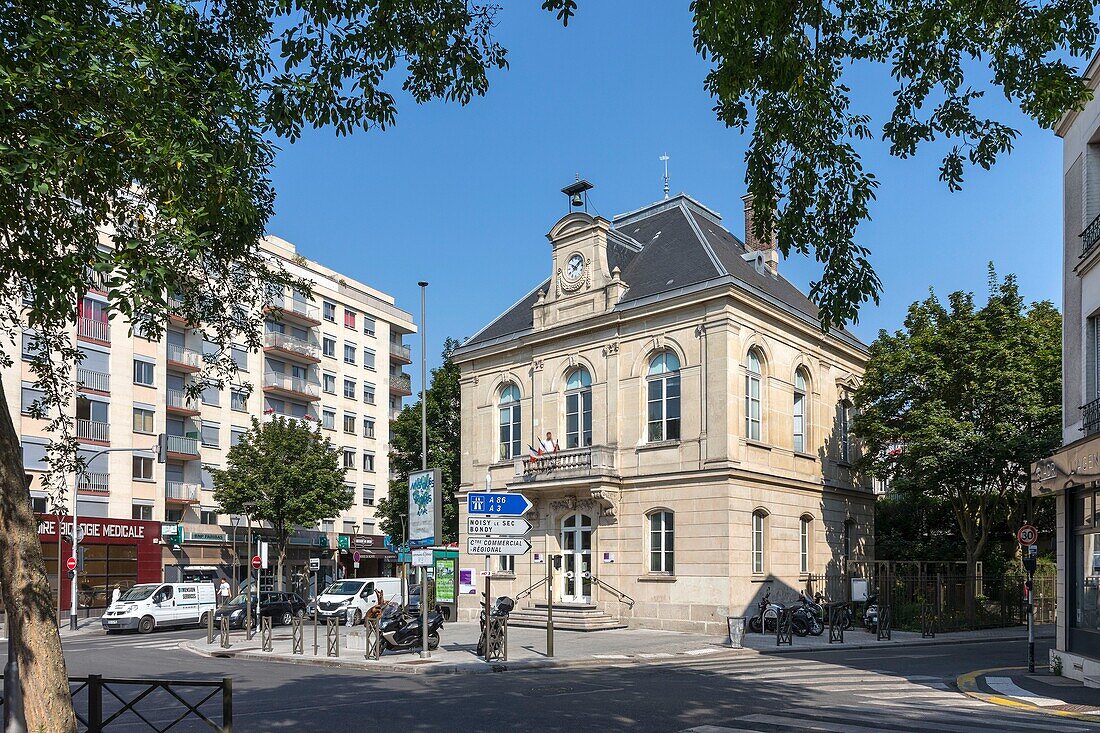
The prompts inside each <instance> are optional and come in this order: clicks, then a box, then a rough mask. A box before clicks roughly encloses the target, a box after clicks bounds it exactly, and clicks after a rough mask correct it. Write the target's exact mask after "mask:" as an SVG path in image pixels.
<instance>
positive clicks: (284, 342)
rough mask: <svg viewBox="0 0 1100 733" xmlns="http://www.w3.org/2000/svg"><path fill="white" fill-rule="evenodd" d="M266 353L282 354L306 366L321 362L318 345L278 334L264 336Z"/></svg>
mask: <svg viewBox="0 0 1100 733" xmlns="http://www.w3.org/2000/svg"><path fill="white" fill-rule="evenodd" d="M264 353H265V354H271V353H274V354H281V355H282V356H285V357H286V358H288V359H292V360H294V361H298V362H304V363H306V364H316V363H318V362H320V361H321V351H320V349H318V348H317V344H311V343H309V342H308V341H302V340H301V339H296V338H294V337H293V336H287V335H286V334H284V333H278V332H271V333H268V334H267V335H266V336H264Z"/></svg>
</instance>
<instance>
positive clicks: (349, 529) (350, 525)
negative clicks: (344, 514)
mask: <svg viewBox="0 0 1100 733" xmlns="http://www.w3.org/2000/svg"><path fill="white" fill-rule="evenodd" d="M356 527H358V525H357V524H356V523H355V522H350V521H347V520H345V521H344V534H355V529H356Z"/></svg>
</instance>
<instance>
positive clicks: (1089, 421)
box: [1081, 398, 1100, 435]
mask: <svg viewBox="0 0 1100 733" xmlns="http://www.w3.org/2000/svg"><path fill="white" fill-rule="evenodd" d="M1081 429H1082V430H1083V431H1085V435H1092V434H1093V433H1098V432H1100V398H1097V399H1095V400H1093V401H1092V402H1089V403H1088V404H1085V405H1082V406H1081Z"/></svg>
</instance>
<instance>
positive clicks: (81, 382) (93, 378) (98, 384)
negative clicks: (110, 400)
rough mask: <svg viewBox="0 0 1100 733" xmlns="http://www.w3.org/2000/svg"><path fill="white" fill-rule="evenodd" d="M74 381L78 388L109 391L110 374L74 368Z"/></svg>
mask: <svg viewBox="0 0 1100 733" xmlns="http://www.w3.org/2000/svg"><path fill="white" fill-rule="evenodd" d="M76 383H77V386H78V387H79V388H80V389H90V390H92V391H94V392H110V391H111V375H110V374H104V373H103V372H96V371H92V370H91V369H82V368H80V367H77V368H76Z"/></svg>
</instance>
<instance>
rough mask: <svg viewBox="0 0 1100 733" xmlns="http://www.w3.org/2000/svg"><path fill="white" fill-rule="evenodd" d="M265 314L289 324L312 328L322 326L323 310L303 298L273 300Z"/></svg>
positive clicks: (265, 309) (278, 298)
mask: <svg viewBox="0 0 1100 733" xmlns="http://www.w3.org/2000/svg"><path fill="white" fill-rule="evenodd" d="M264 312H265V313H271V314H272V315H273V316H275V317H276V318H277V319H278V320H280V321H286V322H288V323H298V324H300V325H303V326H310V327H312V326H320V325H321V309H320V308H318V307H317V306H315V305H314V304H313V303H310V302H309V301H308V300H302V299H301V298H288V297H286V296H278V297H275V298H273V299H272V300H271V305H269V306H267V307H265V308H264Z"/></svg>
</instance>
